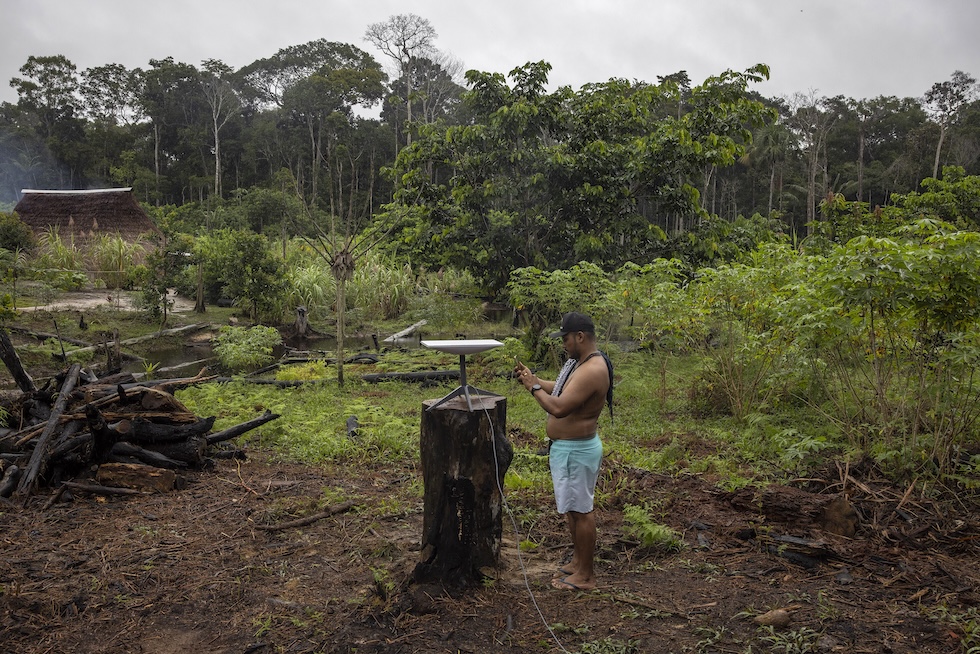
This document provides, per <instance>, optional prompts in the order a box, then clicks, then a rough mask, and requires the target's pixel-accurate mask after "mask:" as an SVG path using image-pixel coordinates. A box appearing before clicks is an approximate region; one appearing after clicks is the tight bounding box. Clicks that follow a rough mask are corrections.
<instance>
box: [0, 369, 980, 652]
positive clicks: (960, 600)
mask: <svg viewBox="0 0 980 654" xmlns="http://www.w3.org/2000/svg"><path fill="white" fill-rule="evenodd" d="M0 372H2V373H6V371H0ZM676 437H677V438H679V439H681V440H691V441H693V437H691V436H689V435H684V434H677V435H676ZM510 438H511V440H512V442H513V443H514V445H515V446H516V447H519V448H526V449H532V450H533V445H534V438H533V437H532V436H531V435H529V434H524V433H511V434H510ZM671 438H674V436H673V435H672V436H671ZM647 445H649V446H650V447H657V446H658V443H657V442H653V441H651V442H649V443H647ZM690 445H691V447H689V448H688V449H694V448H695V446H696V443H693V442H692V443H690ZM706 447H707V445H706ZM247 451H248V458H247V460H245V461H235V460H218V461H215V462H214V466H213V468H211V469H208V470H202V471H194V472H188V473H186V475H185V476H186V479H187V482H188V483H187V486H186V487H185V488H184V489H183V490H179V491H174V492H172V493H167V494H153V495H141V496H138V497H128V498H118V497H117V498H108V499H106V498H101V497H97V496H93V495H88V494H86V493H83V492H78V493H75V494H74V495H72V494H70V493H68V492H66V493H65V494H64V495H63V497H62V501H60V502H58V503H55V504H52V505H51V506H50V507H46V503H47V500H48V497H49V493H50V492H51V489H45V490H44V491H43V492H42V493H40V494H39V495H37V496H34V497H32V498H30V499H29V500H28V501H27V502H23V501H17V502H16V503H13V502H10V501H5V500H0V651H2V652H31V653H33V652H45V653H46V652H52V653H62V652H73V653H78V654H95V653H129V652H132V653H137V652H139V653H142V654H165V653H166V654H170V653H183V652H188V653H190V652H194V653H197V652H213V653H218V654H223V653H232V652H237V653H252V652H258V653H265V652H358V653H359V654H364V653H375V652H378V653H380V652H404V653H409V652H413V653H414V652H447V653H448V652H471V653H483V652H563V651H564V652H578V651H582V652H601V653H609V654H613V653H616V652H658V653H660V652H678V653H680V652H699V653H701V652H703V653H708V652H722V653H735V654H740V653H745V652H750V651H751V652H781V653H785V654H789V653H791V652H801V653H802V652H848V653H865V652H866V653H871V652H876V653H877V652H886V653H902V652H921V653H933V652H935V653H937V654H938V653H943V654H947V653H951V652H961V651H964V650H965V647H964V646H963V645H962V642H961V639H962V638H963V635H964V631H963V627H964V625H967V624H968V621H969V620H970V619H972V620H974V626H977V622H978V618H977V614H978V611H980V608H978V602H980V592H978V584H980V566H978V561H980V556H978V555H980V523H978V512H977V508H978V504H980V503H978V502H977V497H976V494H975V493H972V494H971V493H966V492H961V493H959V496H958V497H957V496H956V494H955V493H952V492H947V493H945V494H944V496H945V497H946V498H947V499H946V500H944V501H940V500H938V499H935V497H936V496H935V494H930V496H925V495H923V494H922V492H921V485H917V486H914V487H909V488H906V487H895V486H893V485H891V484H888V483H886V482H884V481H883V480H880V479H878V478H877V477H876V476H875V474H874V471H873V469H872V468H868V469H840V468H838V467H837V466H834V465H833V464H830V465H828V467H827V470H826V471H825V473H824V474H822V475H817V476H816V478H814V479H808V480H800V481H798V482H796V483H794V484H792V485H790V486H785V487H770V488H769V489H767V490H766V491H764V492H763V491H751V490H742V491H738V492H733V493H729V492H723V491H721V490H720V489H719V488H718V487H717V486H716V485H715V482H716V480H715V479H712V478H711V477H710V476H707V475H700V476H695V475H679V476H673V477H671V476H663V475H658V474H651V473H649V472H645V471H640V470H635V469H631V468H628V467H626V466H624V465H622V464H621V463H618V462H617V458H616V456H615V453H612V455H611V456H609V457H608V458H607V461H605V462H604V464H603V465H604V469H603V474H602V476H601V480H600V487H599V489H598V494H597V497H599V498H600V499H601V502H600V504H599V506H598V507H597V522H598V526H599V543H598V546H597V572H598V574H599V584H600V585H599V588H597V589H596V590H594V591H590V592H575V591H563V590H555V589H553V588H552V587H551V585H550V580H551V578H552V576H553V575H555V574H556V571H557V569H558V568H559V567H560V566H561V565H562V564H563V563H565V562H567V560H568V557H569V556H570V544H569V540H568V535H567V532H566V530H565V527H564V523H563V521H562V519H561V517H560V516H558V515H557V514H556V513H555V511H554V506H553V504H552V501H551V497H550V494H548V493H545V494H543V495H542V496H540V497H532V498H527V497H525V496H524V495H522V496H520V497H516V496H517V493H513V495H514V496H515V497H514V498H511V497H510V492H509V491H507V489H505V492H508V500H509V507H508V508H509V509H510V510H511V511H512V512H513V514H515V515H517V516H519V518H518V519H517V524H519V525H520V531H521V533H515V529H514V526H513V525H514V522H512V520H511V518H510V515H511V514H510V513H508V514H507V515H505V516H504V520H503V533H504V541H503V546H502V551H501V565H500V568H499V570H498V571H497V572H496V573H495V574H496V576H495V578H493V579H488V580H487V581H486V582H485V583H483V584H475V585H472V586H470V587H466V588H442V587H439V586H434V585H422V584H417V583H413V582H412V571H413V569H414V567H415V564H416V563H417V561H418V560H419V551H418V550H419V544H420V540H421V528H422V504H421V499H419V500H418V502H417V504H416V505H411V504H409V505H408V507H407V508H406V504H405V502H404V501H403V498H405V497H412V496H413V493H412V492H411V491H409V490H408V489H409V488H410V487H412V486H413V485H414V486H415V487H416V488H417V486H418V484H420V483H421V482H420V481H419V478H420V476H421V473H420V470H419V469H418V466H417V465H416V464H409V465H407V466H406V465H399V464H392V465H390V466H387V467H375V468H364V469H351V468H349V467H347V466H340V465H333V464H330V465H323V466H311V465H304V464H298V463H295V462H291V461H283V460H280V459H278V458H276V456H275V455H273V454H272V453H270V452H268V451H265V450H263V449H261V448H255V447H251V448H248V449H247ZM539 460H540V465H541V466H542V468H544V467H545V466H546V465H547V460H546V458H545V457H543V456H542V457H539ZM842 491H846V492H847V495H848V496H849V499H850V502H851V504H852V505H853V506H854V508H855V509H856V510H857V513H858V515H859V517H860V519H861V522H860V526H859V528H858V531H857V533H856V534H855V536H854V537H853V538H845V537H843V536H837V535H834V534H830V533H827V532H826V531H822V530H821V529H819V528H818V527H817V524H816V523H815V522H814V520H812V516H811V515H810V514H809V513H807V512H806V511H803V510H802V509H800V507H805V506H808V505H811V504H814V503H820V502H822V501H824V500H826V499H827V498H828V497H831V496H835V495H838V494H840V493H841V492H842ZM416 494H417V493H416ZM330 498H336V499H335V500H334V499H330ZM393 498H402V499H400V500H398V501H395V500H394V499H393ZM346 499H353V500H355V502H356V505H355V506H354V508H352V509H351V510H347V511H342V512H339V513H337V514H335V515H332V516H330V517H326V518H323V519H319V520H316V521H315V522H313V523H312V524H309V525H306V526H303V527H295V528H286V529H278V528H276V527H278V526H281V525H282V524H283V523H286V522H288V521H290V520H292V519H295V518H300V517H303V516H310V515H313V514H316V513H318V512H322V511H324V510H325V509H327V508H329V507H330V506H333V505H336V504H338V503H339V502H341V501H342V500H346ZM628 504H634V505H635V504H646V505H648V506H649V507H652V509H654V510H655V511H657V512H658V515H656V516H655V517H656V519H657V520H658V521H660V522H663V523H664V524H666V525H668V526H670V527H671V528H673V529H674V530H676V531H677V532H679V533H681V534H682V535H683V539H684V542H685V547H684V549H683V550H681V551H679V552H674V553H665V552H660V551H658V550H656V549H649V548H643V547H641V546H640V544H639V543H637V542H636V541H635V539H634V538H633V537H631V536H629V535H628V533H627V531H626V530H625V529H624V523H623V509H624V507H626V506H627V505H628ZM270 527H272V528H271V529H270ZM782 536H792V537H797V538H800V539H804V540H805V541H807V542H808V543H809V544H810V547H809V550H808V551H809V552H810V553H809V554H808V555H806V556H800V555H798V553H797V552H796V549H797V548H794V547H790V546H787V545H786V543H785V541H782V542H781V541H779V540H777V539H778V538H779V537H782ZM522 541H530V542H533V543H535V544H536V545H537V546H536V547H534V548H533V549H530V550H528V551H523V552H520V551H519V548H518V547H517V544H518V543H520V542H522ZM778 608H782V609H785V612H786V614H787V615H788V618H789V623H788V624H786V625H784V626H781V627H774V628H772V629H769V628H767V627H763V626H760V625H758V624H756V622H755V621H754V618H756V617H758V616H760V615H761V614H764V613H766V612H768V611H770V610H772V609H778ZM956 616H967V617H966V618H965V619H957V618H956ZM970 616H972V618H970ZM973 644H976V643H975V642H974V643H973Z"/></svg>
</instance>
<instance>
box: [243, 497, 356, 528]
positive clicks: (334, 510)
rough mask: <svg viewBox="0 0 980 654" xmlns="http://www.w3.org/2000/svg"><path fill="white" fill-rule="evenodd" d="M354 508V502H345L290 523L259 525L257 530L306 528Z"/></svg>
mask: <svg viewBox="0 0 980 654" xmlns="http://www.w3.org/2000/svg"><path fill="white" fill-rule="evenodd" d="M353 506H354V502H344V503H343V504H338V505H337V506H334V507H331V508H329V509H327V510H326V511H323V512H321V513H315V514H313V515H309V516H306V517H305V518H299V519H297V520H290V521H289V522H283V523H280V524H278V525H258V526H257V527H256V529H261V530H262V531H281V530H283V529H292V528H294V527H305V526H306V525H311V524H313V523H314V522H316V521H318V520H323V519H324V518H329V517H330V516H332V515H336V514H338V513H343V512H344V511H349V510H350V509H351V508H352V507H353Z"/></svg>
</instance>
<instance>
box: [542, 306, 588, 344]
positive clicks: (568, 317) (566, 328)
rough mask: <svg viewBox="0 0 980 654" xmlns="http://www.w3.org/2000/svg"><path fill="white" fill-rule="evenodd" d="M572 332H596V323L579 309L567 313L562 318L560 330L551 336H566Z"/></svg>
mask: <svg viewBox="0 0 980 654" xmlns="http://www.w3.org/2000/svg"><path fill="white" fill-rule="evenodd" d="M570 332H589V333H590V334H595V325H594V324H593V323H592V318H589V317H588V316H587V315H585V314H584V313H579V312H578V311H572V312H571V313H566V314H565V317H564V318H562V319H561V327H560V328H559V329H558V331H556V332H553V333H552V334H551V338H564V336H565V334H568V333H570Z"/></svg>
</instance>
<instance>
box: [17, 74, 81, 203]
mask: <svg viewBox="0 0 980 654" xmlns="http://www.w3.org/2000/svg"><path fill="white" fill-rule="evenodd" d="M20 73H21V75H23V77H15V78H13V79H12V80H10V86H11V87H12V88H13V89H14V90H16V91H17V95H18V100H17V108H18V109H19V110H20V112H21V114H22V116H24V117H25V118H26V119H27V120H29V121H30V122H31V123H32V126H33V129H34V132H35V134H36V135H37V138H38V139H40V141H41V145H42V146H43V149H44V152H45V154H47V155H49V156H50V157H51V159H52V160H51V161H50V162H49V163H50V169H51V172H52V174H51V177H50V181H49V183H50V184H52V185H56V186H59V187H61V188H74V187H76V186H81V185H82V184H83V176H84V169H85V166H86V154H87V148H86V147H85V143H84V141H85V134H84V129H83V122H82V119H81V116H80V113H81V112H80V105H81V101H80V99H79V97H78V72H77V68H76V67H75V64H73V63H72V62H71V61H69V60H68V58H67V57H65V56H64V55H54V56H48V57H34V56H31V57H28V58H27V63H25V64H24V65H23V66H21V68H20Z"/></svg>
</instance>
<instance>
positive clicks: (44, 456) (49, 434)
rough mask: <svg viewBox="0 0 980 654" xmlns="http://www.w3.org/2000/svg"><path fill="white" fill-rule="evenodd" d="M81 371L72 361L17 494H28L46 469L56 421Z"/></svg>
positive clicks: (79, 366)
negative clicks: (49, 445)
mask: <svg viewBox="0 0 980 654" xmlns="http://www.w3.org/2000/svg"><path fill="white" fill-rule="evenodd" d="M81 371H82V366H81V364H79V363H73V364H72V365H71V368H69V369H68V374H67V375H66V376H65V381H64V383H63V384H62V385H61V392H60V393H58V399H57V400H55V403H54V408H52V409H51V417H50V418H48V424H47V426H46V427H45V428H44V431H43V432H42V433H41V437H40V438H38V439H37V444H35V445H34V452H33V453H32V454H31V460H30V462H29V463H28V464H27V470H26V471H25V472H24V476H23V477H22V478H21V480H20V484H19V485H18V486H17V494H18V495H30V494H31V493H32V492H33V491H34V488H35V487H36V486H37V480H38V478H39V477H40V476H41V475H43V474H44V472H45V470H46V469H47V466H48V460H49V456H50V454H51V452H50V448H49V447H48V444H49V443H50V442H51V439H52V438H53V437H54V434H55V431H56V430H57V428H58V422H59V421H60V419H61V414H62V413H64V411H65V406H67V404H68V398H69V397H70V396H71V392H72V390H73V389H74V388H75V384H77V383H78V375H79V374H80V373H81Z"/></svg>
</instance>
